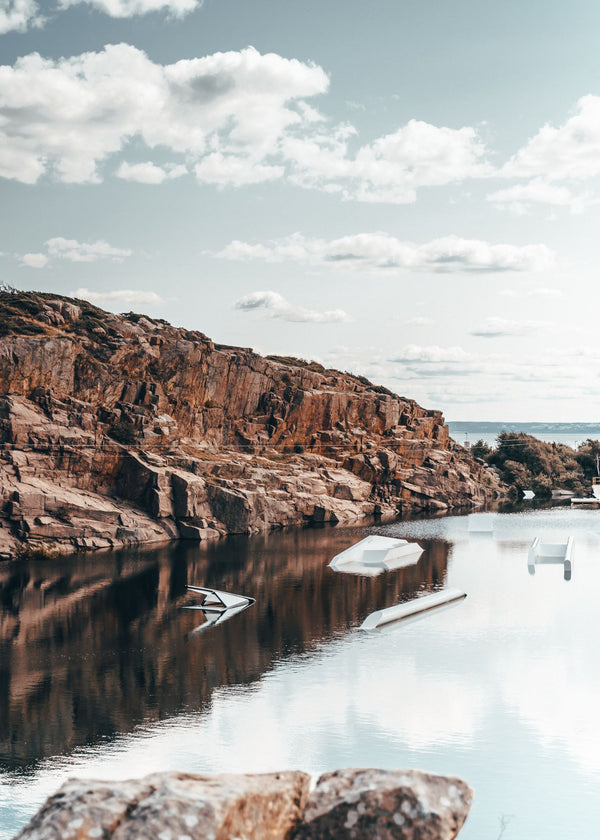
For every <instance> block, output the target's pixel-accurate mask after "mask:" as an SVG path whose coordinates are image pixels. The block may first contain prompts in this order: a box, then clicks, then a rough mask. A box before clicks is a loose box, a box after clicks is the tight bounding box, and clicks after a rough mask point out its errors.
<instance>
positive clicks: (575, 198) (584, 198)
mask: <svg viewBox="0 0 600 840" xmlns="http://www.w3.org/2000/svg"><path fill="white" fill-rule="evenodd" d="M487 200H488V201H492V202H494V203H495V204H499V205H503V206H505V207H508V208H509V209H511V210H512V211H513V212H515V213H517V214H519V215H520V214H523V213H526V212H527V211H528V209H529V207H530V206H531V205H532V204H549V205H553V206H556V207H569V208H570V210H571V213H574V214H575V213H581V212H582V211H583V210H584V209H585V208H586V207H587V206H588V205H589V204H591V203H593V198H592V196H591V193H589V192H586V193H585V194H583V195H574V194H573V193H572V192H571V190H570V189H568V188H567V187H565V186H558V185H557V184H550V183H548V181H546V180H544V179H543V178H534V179H533V180H532V181H529V182H528V183H526V184H516V185H515V186H513V187H508V188H506V189H502V190H497V191H496V192H494V193H490V194H489V195H488V196H487Z"/></svg>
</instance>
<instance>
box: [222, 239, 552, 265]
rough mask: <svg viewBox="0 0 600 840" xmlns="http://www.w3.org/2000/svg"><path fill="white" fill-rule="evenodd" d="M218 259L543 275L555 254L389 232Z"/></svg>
mask: <svg viewBox="0 0 600 840" xmlns="http://www.w3.org/2000/svg"><path fill="white" fill-rule="evenodd" d="M215 256H217V257H219V258H221V259H228V260H248V259H262V260H265V261H267V262H283V261H285V260H293V261H297V262H306V263H312V264H328V265H332V266H337V267H342V268H350V269H357V270H360V271H397V270H404V271H420V270H429V271H436V272H448V271H465V272H500V271H541V270H544V269H546V268H548V267H549V266H551V265H552V263H553V261H554V253H553V252H552V251H551V250H550V249H549V248H547V247H546V246H545V245H523V246H516V245H507V244H498V245H493V244H491V243H489V242H485V241H482V240H478V239H461V238H460V237H458V236H445V237H443V238H441V239H435V240H432V241H431V242H427V243H425V244H424V245H416V244H415V243H413V242H404V241H402V240H400V239H397V238H396V237H394V236H391V235H390V234H387V233H360V234H355V235H352V236H344V237H341V238H340V239H334V240H330V241H326V240H322V239H308V238H306V237H303V236H302V235H301V234H294V235H293V236H289V237H287V238H286V239H283V240H279V241H277V242H273V243H269V244H267V245H263V244H256V245H252V244H250V243H247V242H240V241H239V240H234V241H233V242H231V243H230V244H229V245H227V246H226V247H225V248H224V249H223V250H222V251H220V252H219V253H217V254H216V255H215Z"/></svg>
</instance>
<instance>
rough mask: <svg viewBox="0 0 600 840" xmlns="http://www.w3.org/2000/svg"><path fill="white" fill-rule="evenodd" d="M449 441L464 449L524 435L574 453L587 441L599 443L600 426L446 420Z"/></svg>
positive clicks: (490, 444) (590, 424) (598, 424)
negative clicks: (501, 437)
mask: <svg viewBox="0 0 600 840" xmlns="http://www.w3.org/2000/svg"><path fill="white" fill-rule="evenodd" d="M447 426H448V428H449V430H450V437H451V438H452V439H453V440H455V441H456V442H457V443H460V444H461V445H464V444H465V442H468V443H470V444H473V443H475V441H478V440H483V441H484V442H485V443H487V444H488V446H495V445H496V438H497V437H498V435H499V434H500V433H501V432H525V434H528V435H533V437H536V438H538V440H543V441H546V442H547V443H564V444H566V445H567V446H570V447H572V448H573V449H577V447H578V446H580V444H582V443H583V442H584V441H586V440H587V439H588V438H591V439H592V440H600V422H598V423H543V422H538V423H518V422H514V423H512V422H502V421H499V420H498V421H496V420H489V421H481V422H476V421H472V422H471V421H459V420H454V421H452V420H448V421H447Z"/></svg>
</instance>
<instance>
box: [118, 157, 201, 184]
mask: <svg viewBox="0 0 600 840" xmlns="http://www.w3.org/2000/svg"><path fill="white" fill-rule="evenodd" d="M115 174H116V176H117V178H122V179H123V180H124V181H137V182H138V183H140V184H162V183H163V181H172V180H173V179H174V178H181V176H182V175H186V174H187V167H186V166H184V165H183V164H176V163H173V164H168V165H166V166H158V164H156V163H152V161H150V160H147V161H144V162H143V163H127V161H123V163H122V164H121V165H120V166H119V168H118V169H117V171H116V173H115Z"/></svg>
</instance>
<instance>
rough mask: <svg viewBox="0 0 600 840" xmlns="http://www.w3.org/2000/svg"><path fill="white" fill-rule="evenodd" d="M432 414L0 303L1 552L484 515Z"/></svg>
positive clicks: (151, 323)
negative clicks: (27, 545)
mask: <svg viewBox="0 0 600 840" xmlns="http://www.w3.org/2000/svg"><path fill="white" fill-rule="evenodd" d="M499 492H500V488H499V486H498V484H497V482H496V480H495V478H494V477H493V475H491V474H489V473H488V471H486V470H485V469H484V468H483V467H481V466H480V465H479V464H477V463H476V462H475V461H474V460H473V459H471V458H470V457H469V456H468V454H467V453H466V452H465V451H464V450H463V449H462V447H459V446H457V445H456V444H454V443H453V442H452V441H451V440H450V439H449V436H448V428H447V426H446V425H445V424H444V421H443V417H442V414H441V412H439V411H427V410H424V409H422V408H421V407H420V406H418V405H417V404H416V403H415V402H414V401H412V400H409V399H405V398H403V397H399V396H397V395H395V394H392V393H391V392H390V391H388V390H387V389H385V388H381V387H377V386H374V385H372V384H371V383H370V382H368V381H367V380H366V379H363V378H362V377H355V376H352V375H350V374H347V373H340V372H339V371H335V370H326V369H324V368H323V367H322V366H321V365H318V364H316V363H310V364H309V363H307V362H304V361H302V360H299V359H291V358H281V357H266V358H264V357H261V356H259V355H258V354H256V353H254V352H253V351H252V350H250V349H246V348H239V347H227V346H223V345H218V344H215V343H213V342H212V341H211V340H210V339H208V338H207V337H206V336H205V335H203V334H202V333H199V332H193V331H189V330H185V329H180V328H175V327H172V326H170V325H169V324H167V323H166V322H164V321H159V320H152V319H150V318H146V317H143V316H139V315H134V314H128V315H121V316H118V315H113V314H110V313H107V312H104V311H102V310H100V309H98V308H96V307H94V306H92V305H90V304H88V303H85V302H83V301H74V300H70V299H67V298H60V297H57V296H54V295H42V294H37V293H8V292H2V293H0V525H1V527H0V553H4V554H7V553H9V552H10V551H11V550H14V547H15V545H18V544H19V542H23V541H29V542H32V541H34V542H35V541H38V542H45V543H53V544H55V545H57V546H59V547H61V548H63V549H76V548H95V547H110V546H121V545H127V544H132V543H140V542H152V541H163V540H168V539H173V538H178V537H182V538H187V539H194V540H206V539H211V538H213V537H218V536H220V535H223V534H227V533H253V532H257V531H261V530H269V529H272V528H278V527H282V526H285V525H292V524H301V523H308V522H337V521H351V520H354V519H358V518H361V517H364V516H373V515H381V514H385V515H392V514H395V513H401V512H406V511H415V510H429V511H434V510H439V511H444V510H447V509H448V508H454V507H462V506H475V505H481V504H484V503H485V502H486V501H488V500H490V499H491V498H493V497H494V496H496V495H498V493H499Z"/></svg>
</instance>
